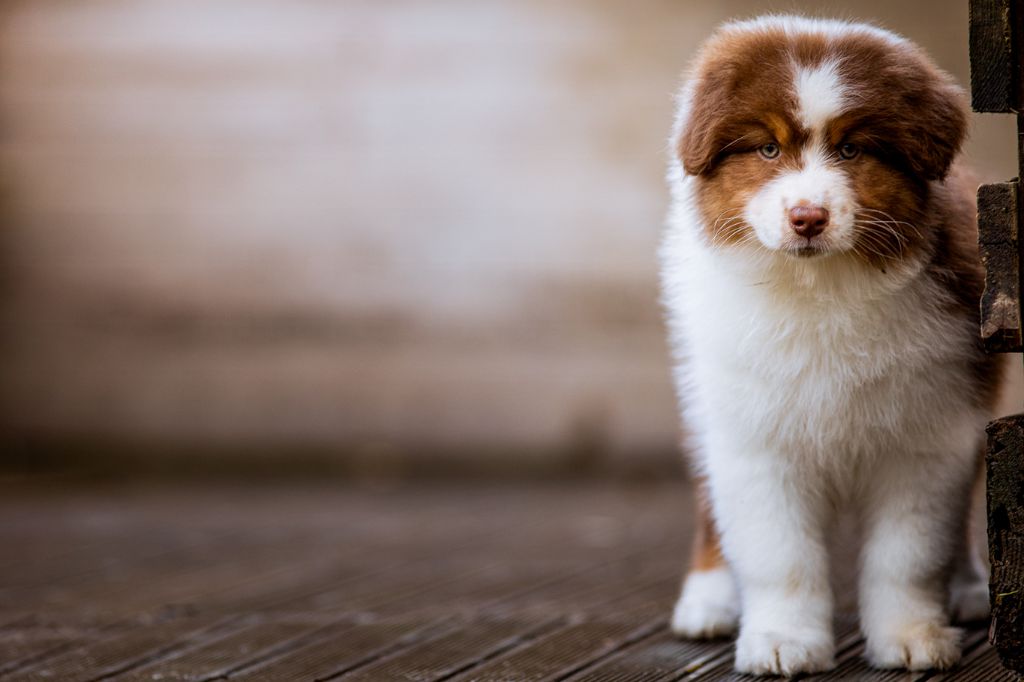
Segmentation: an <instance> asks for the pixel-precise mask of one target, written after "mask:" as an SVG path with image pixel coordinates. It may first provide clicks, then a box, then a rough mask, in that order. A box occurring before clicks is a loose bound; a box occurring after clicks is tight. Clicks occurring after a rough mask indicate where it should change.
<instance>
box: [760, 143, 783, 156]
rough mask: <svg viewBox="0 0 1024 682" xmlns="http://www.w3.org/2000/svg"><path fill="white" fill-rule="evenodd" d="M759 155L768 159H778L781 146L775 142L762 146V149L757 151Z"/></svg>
mask: <svg viewBox="0 0 1024 682" xmlns="http://www.w3.org/2000/svg"><path fill="white" fill-rule="evenodd" d="M757 151H758V153H759V154H760V155H761V156H763V157H764V158H766V159H774V158H775V157H777V156H778V155H779V154H780V153H781V152H782V150H781V149H780V148H779V145H778V144H776V143H775V142H769V143H768V144H765V145H761V148H760V149H758V150H757Z"/></svg>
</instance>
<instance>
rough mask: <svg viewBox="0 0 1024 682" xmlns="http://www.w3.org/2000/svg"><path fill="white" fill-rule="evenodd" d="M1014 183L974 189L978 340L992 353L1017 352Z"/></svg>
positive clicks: (1017, 262) (1017, 259) (1017, 255)
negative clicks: (981, 270)
mask: <svg viewBox="0 0 1024 682" xmlns="http://www.w3.org/2000/svg"><path fill="white" fill-rule="evenodd" d="M1017 193H1018V183H1017V182H1005V183H997V184H991V185H982V186H981V187H980V188H978V245H979V248H980V251H981V261H982V264H983V265H984V266H985V291H984V293H983V294H982V297H981V338H982V340H983V342H984V344H985V349H986V350H988V351H989V352H992V353H1011V352H1019V351H1020V350H1021V340H1022V335H1021V307H1020V244H1019V241H1018V234H1017Z"/></svg>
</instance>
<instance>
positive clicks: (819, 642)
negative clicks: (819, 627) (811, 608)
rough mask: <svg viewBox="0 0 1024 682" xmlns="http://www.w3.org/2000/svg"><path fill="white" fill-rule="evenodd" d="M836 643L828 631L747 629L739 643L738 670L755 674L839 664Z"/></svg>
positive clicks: (803, 670)
mask: <svg viewBox="0 0 1024 682" xmlns="http://www.w3.org/2000/svg"><path fill="white" fill-rule="evenodd" d="M834 657H835V645H834V644H833V641H832V637H831V636H829V635H828V634H826V633H818V632H805V633H786V632H767V631H752V632H747V631H746V630H744V631H743V632H741V633H740V638H739V640H737V642H736V670H737V672H741V673H748V674H751V675H784V676H787V677H788V676H791V675H795V674H797V673H817V672H824V671H826V670H831V669H832V668H834V667H835V665H836V663H835V658H834Z"/></svg>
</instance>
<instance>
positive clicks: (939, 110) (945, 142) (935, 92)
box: [893, 82, 967, 180]
mask: <svg viewBox="0 0 1024 682" xmlns="http://www.w3.org/2000/svg"><path fill="white" fill-rule="evenodd" d="M902 105H903V106H904V107H905V111H906V114H905V115H904V116H902V117H901V119H902V120H898V121H894V126H895V128H896V131H894V132H896V133H897V134H896V135H894V138H893V139H894V140H896V141H897V143H898V145H899V147H900V151H901V152H902V155H903V156H904V158H905V161H906V163H907V164H908V166H909V167H910V169H911V170H912V171H914V173H915V175H917V176H918V177H922V178H924V179H926V180H942V179H944V178H945V177H946V173H948V172H949V167H950V165H952V163H953V159H955V158H956V155H957V153H959V151H960V146H961V145H962V144H963V141H964V136H965V135H966V133H967V108H966V104H965V98H964V94H963V92H962V91H961V90H960V88H959V87H957V86H955V85H953V84H952V83H948V82H941V83H939V84H936V85H930V86H929V87H927V88H925V89H923V90H922V91H919V92H916V93H913V94H910V95H907V96H906V97H905V99H904V102H902Z"/></svg>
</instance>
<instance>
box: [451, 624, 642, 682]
mask: <svg viewBox="0 0 1024 682" xmlns="http://www.w3.org/2000/svg"><path fill="white" fill-rule="evenodd" d="M661 626H662V624H661V623H659V622H653V623H650V622H649V623H636V622H632V623H630V622H583V623H576V624H572V625H568V626H566V627H564V628H562V629H560V630H557V631H556V632H553V633H552V634H550V635H548V636H547V637H542V638H540V639H538V640H536V641H534V642H532V643H530V644H528V645H526V646H524V647H521V648H517V649H514V650H513V651H511V652H509V653H508V654H506V655H504V656H499V657H498V658H496V659H494V660H492V661H490V662H489V663H486V664H485V665H482V666H479V667H477V668H474V669H473V670H471V671H469V672H467V673H464V674H462V675H459V676H457V677H455V678H452V679H453V680H461V681H463V682H468V681H469V680H472V681H473V682H517V681H519V680H549V679H560V678H562V677H566V676H568V675H571V674H573V673H575V672H577V671H579V670H582V669H583V668H584V667H586V666H588V665H591V664H592V663H594V662H596V661H598V660H600V659H602V658H604V657H605V656H609V655H611V654H614V653H615V652H617V651H619V650H620V649H624V648H625V647H626V646H628V645H630V644H632V643H633V642H636V641H638V640H640V639H643V638H645V637H648V636H650V635H652V634H654V633H655V632H657V631H658V628H659V627H661Z"/></svg>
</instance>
